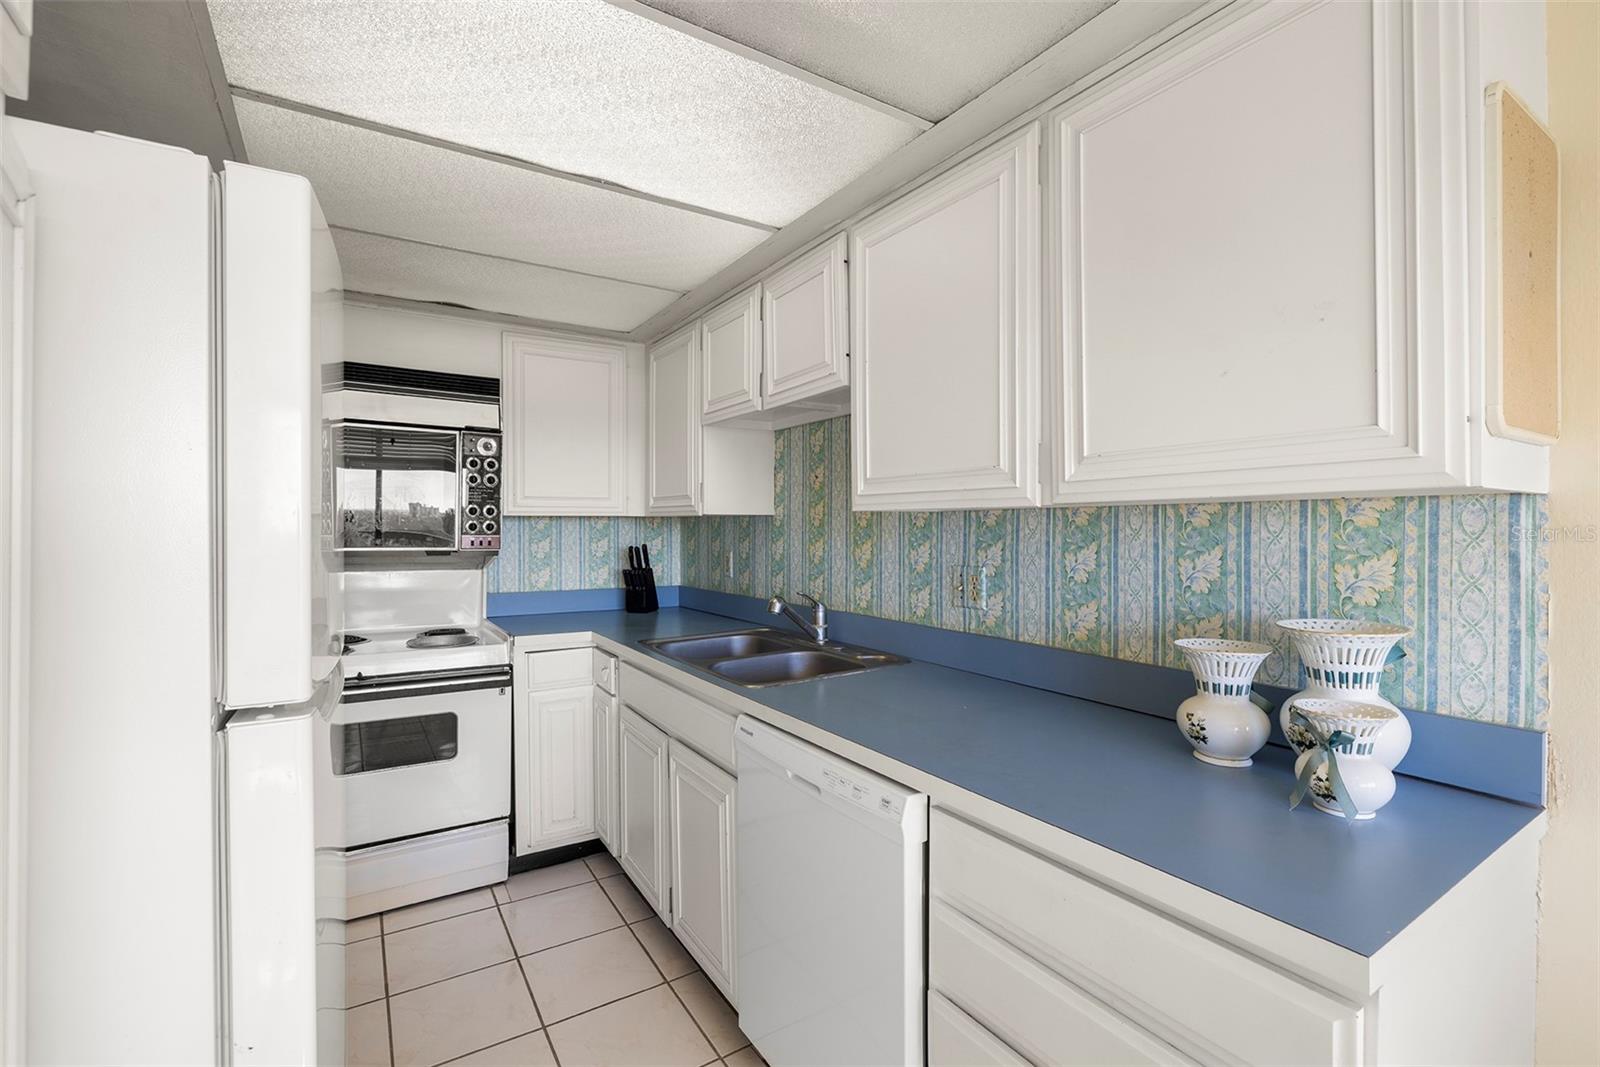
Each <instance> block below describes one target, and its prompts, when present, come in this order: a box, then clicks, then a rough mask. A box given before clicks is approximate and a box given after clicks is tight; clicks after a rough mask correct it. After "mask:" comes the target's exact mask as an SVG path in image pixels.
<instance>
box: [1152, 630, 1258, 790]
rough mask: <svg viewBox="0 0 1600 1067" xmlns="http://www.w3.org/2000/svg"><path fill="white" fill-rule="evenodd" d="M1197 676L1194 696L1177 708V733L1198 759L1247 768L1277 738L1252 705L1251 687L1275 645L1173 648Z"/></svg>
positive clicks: (1198, 641) (1192, 642)
mask: <svg viewBox="0 0 1600 1067" xmlns="http://www.w3.org/2000/svg"><path fill="white" fill-rule="evenodd" d="M1173 644H1174V645H1176V646H1177V647H1178V648H1179V649H1181V650H1182V652H1183V655H1184V658H1186V659H1187V660H1188V661H1189V669H1190V670H1191V671H1193V672H1194V688H1195V694H1194V696H1192V697H1190V698H1189V699H1188V700H1185V701H1184V702H1183V703H1182V704H1179V705H1178V715H1177V719H1178V730H1179V732H1181V733H1182V734H1183V736H1184V737H1185V738H1186V739H1188V742H1189V744H1191V745H1193V746H1194V758H1195V759H1197V760H1201V761H1202V762H1205V763H1210V764H1213V765H1214V766H1217V767H1248V766H1250V762H1251V759H1250V757H1252V756H1254V755H1255V754H1256V753H1257V752H1259V751H1260V750H1261V746H1262V745H1264V744H1266V743H1267V737H1268V735H1269V734H1270V733H1271V732H1272V723H1271V720H1269V719H1268V718H1267V713H1266V712H1264V711H1262V710H1261V709H1260V708H1258V707H1256V705H1255V703H1254V702H1253V701H1252V700H1251V699H1250V684H1251V682H1252V681H1254V680H1255V676H1256V671H1257V670H1258V669H1260V667H1261V663H1262V661H1263V660H1265V659H1266V658H1267V657H1268V656H1270V655H1272V646H1271V645H1262V644H1257V643H1256V642H1254V641H1226V640H1223V639H1221V638H1217V637H1184V638H1180V639H1179V640H1177V641H1174V642H1173Z"/></svg>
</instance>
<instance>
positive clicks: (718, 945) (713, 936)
mask: <svg viewBox="0 0 1600 1067" xmlns="http://www.w3.org/2000/svg"><path fill="white" fill-rule="evenodd" d="M669 763H670V767H669V770H668V778H667V781H668V785H667V790H668V797H669V804H670V807H671V820H672V893H671V897H672V929H673V932H674V933H676V934H677V935H678V939H679V940H680V941H682V942H683V943H684V945H685V946H686V947H687V948H688V949H689V952H690V953H691V954H692V955H693V956H694V958H695V959H696V960H698V961H699V962H700V966H701V968H702V969H703V970H704V971H705V973H706V976H707V977H709V978H710V979H711V980H712V981H713V982H715V983H716V984H717V987H718V988H719V989H721V990H722V992H723V994H724V995H725V996H727V997H728V999H729V1000H730V1001H731V1000H732V999H733V978H734V976H733V964H734V955H733V945H734V910H733V909H734V895H733V863H734V859H733V819H734V812H733V803H734V799H733V795H734V786H735V780H734V777H733V775H731V774H729V773H727V772H726V771H724V770H722V769H721V768H720V767H718V766H716V765H715V764H713V763H712V762H711V761H710V760H708V759H706V758H705V757H703V756H701V755H699V754H698V753H696V752H695V751H694V750H693V749H691V748H689V747H688V746H687V745H685V744H683V743H682V742H680V741H676V740H674V741H673V742H672V743H671V746H670V760H669Z"/></svg>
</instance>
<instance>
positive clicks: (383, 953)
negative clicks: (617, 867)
mask: <svg viewBox="0 0 1600 1067" xmlns="http://www.w3.org/2000/svg"><path fill="white" fill-rule="evenodd" d="M578 862H580V863H582V862H584V858H583V857H580V858H579V860H578ZM584 868H585V871H586V873H587V874H588V876H589V877H588V878H587V880H586V881H579V882H576V883H574V884H573V885H569V886H560V887H558V888H556V889H548V890H544V891H541V892H539V893H530V894H529V895H528V896H525V897H518V898H516V899H515V900H506V901H504V902H502V901H501V900H500V899H499V898H498V897H497V896H495V895H494V888H495V887H493V886H490V887H487V888H489V889H490V899H491V901H492V902H493V903H492V904H491V905H490V907H493V908H494V909H495V914H496V917H497V918H499V920H500V925H501V928H502V930H504V932H505V935H506V940H507V941H508V942H509V943H510V945H511V951H512V958H511V959H509V960H499V961H496V962H494V963H490V964H487V965H485V966H483V967H476V968H473V969H472V970H470V971H463V972H461V973H460V974H454V975H449V976H447V977H444V978H440V979H436V980H434V981H432V982H426V983H424V984H422V985H418V986H413V987H411V988H409V989H405V990H401V991H399V992H398V993H392V992H391V991H390V983H389V974H388V944H387V939H388V938H389V937H391V936H395V935H398V934H403V933H405V932H406V931H408V930H417V929H421V928H422V927H424V926H432V925H435V924H437V923H441V922H448V921H449V920H451V919H458V918H462V917H464V916H467V915H476V914H480V913H481V912H484V911H487V910H489V909H488V908H476V909H473V910H471V911H465V912H460V913H458V914H456V915H448V916H444V917H442V918H439V919H432V920H429V921H428V922H425V923H418V924H416V925H415V926H408V927H405V928H404V929H401V930H395V931H389V930H388V929H387V923H386V922H385V921H384V920H385V915H384V914H382V913H380V914H379V916H378V919H379V933H378V934H377V935H375V936H376V938H377V940H378V941H379V953H380V959H381V961H382V965H383V972H384V974H383V982H384V995H383V997H382V998H381V999H382V1000H383V1002H384V1013H385V1020H386V1022H387V1024H388V1025H387V1030H388V1034H387V1036H388V1044H389V1062H390V1063H391V1064H393V1063H395V1052H394V1023H393V1009H392V1000H393V997H394V996H396V995H404V994H407V993H412V992H416V991H418V990H421V989H426V988H429V987H430V986H435V985H439V984H441V983H443V982H449V981H453V980H455V979H457V978H463V977H466V976H468V975H472V974H477V973H480V972H482V971H486V970H490V969H492V968H495V967H500V966H503V965H505V964H506V963H511V962H515V963H516V964H517V970H518V973H519V974H520V975H521V976H522V981H523V986H524V988H525V989H526V990H527V992H528V999H529V1001H530V1002H531V1003H532V1004H533V1010H534V1017H535V1019H536V1020H537V1021H538V1023H539V1026H538V1028H537V1029H534V1030H529V1031H527V1032H525V1033H522V1034H516V1035H513V1036H512V1037H508V1038H505V1039H504V1040H502V1041H496V1042H494V1043H493V1044H491V1045H485V1046H483V1047H482V1048H477V1049H471V1050H468V1051H465V1052H462V1053H460V1054H458V1055H456V1056H453V1057H452V1058H451V1059H449V1060H445V1061H442V1065H447V1064H449V1063H453V1062H455V1061H457V1060H459V1059H462V1058H463V1057H466V1056H471V1055H474V1054H476V1053H479V1052H483V1051H486V1050H488V1049H491V1048H494V1047H496V1046H498V1045H502V1044H506V1043H508V1042H511V1041H516V1040H520V1039H521V1038H524V1037H528V1036H529V1035H531V1034H535V1033H542V1034H543V1035H544V1038H545V1043H546V1044H547V1045H548V1046H549V1048H550V1053H551V1056H552V1057H553V1058H554V1059H555V1061H556V1064H557V1067H561V1060H560V1054H559V1053H557V1052H556V1048H555V1041H554V1040H553V1039H552V1038H551V1036H550V1027H551V1026H554V1025H557V1024H558V1023H565V1022H569V1021H571V1020H573V1019H577V1018H579V1017H581V1016H583V1015H587V1014H590V1013H591V1012H595V1011H599V1010H600V1009H602V1008H606V1007H610V1006H612V1005H614V1004H618V1003H620V1002H622V1001H624V1000H627V999H629V998H631V997H636V996H639V995H640V994H642V993H647V992H650V991H651V990H654V989H659V988H660V987H661V986H663V985H664V986H666V987H667V989H668V990H669V991H670V992H671V994H672V996H673V999H674V1000H676V1001H677V1003H678V1005H679V1006H680V1007H681V1008H682V1009H683V1011H684V1014H686V1015H687V1016H688V1017H689V1021H690V1022H691V1023H692V1024H693V1025H694V1027H695V1030H696V1031H697V1032H698V1033H699V1034H700V1036H701V1037H702V1038H703V1039H704V1040H705V1042H706V1045H707V1046H708V1047H709V1048H710V1049H711V1051H712V1052H713V1053H715V1055H714V1057H713V1058H712V1059H711V1060H708V1061H707V1063H706V1064H705V1065H704V1067H717V1065H722V1067H726V1064H725V1061H724V1058H723V1055H722V1054H721V1053H720V1052H717V1047H716V1044H715V1042H713V1041H712V1040H711V1036H710V1034H708V1033H707V1032H706V1029H705V1027H704V1026H702V1025H701V1023H700V1020H699V1019H698V1018H696V1017H695V1014H694V1012H693V1011H690V1010H689V1006H688V1003H687V1002H686V1001H684V999H683V997H682V996H681V995H680V994H679V993H678V990H677V988H676V987H675V986H674V985H673V981H674V979H670V978H668V977H667V975H666V972H665V971H664V970H663V969H662V967H661V965H660V964H659V963H658V962H657V961H656V959H655V957H654V956H653V955H652V954H651V953H650V949H649V947H648V946H646V945H645V944H644V941H643V939H642V938H641V937H640V936H639V934H638V931H637V930H635V929H634V927H635V926H636V925H637V924H641V923H647V922H649V921H651V920H652V919H656V920H661V916H660V915H659V914H658V913H657V912H656V911H655V910H654V909H651V910H650V911H648V912H647V913H646V914H645V915H644V916H643V917H642V918H640V919H638V920H637V921H636V922H629V921H628V919H627V917H626V916H624V915H623V914H622V909H621V908H620V907H618V906H617V903H616V901H615V900H613V899H612V898H611V894H610V893H608V892H606V888H605V886H604V884H602V883H603V882H604V881H605V878H603V877H601V876H599V875H597V874H596V873H595V872H594V870H593V868H591V867H589V865H588V864H587V863H584ZM605 877H608V878H615V877H627V872H626V871H618V872H613V873H612V874H610V875H607V876H605ZM588 882H593V883H595V884H596V885H599V887H600V890H601V895H602V896H603V897H604V898H605V900H606V903H607V904H609V905H610V906H611V909H612V911H613V912H614V913H615V914H616V916H617V918H618V919H619V920H621V925H620V927H617V926H613V927H610V928H608V929H606V930H598V931H595V932H594V933H591V934H585V935H583V936H582V937H576V938H572V939H570V940H567V941H561V942H558V943H556V944H554V945H547V946H545V947H543V948H540V949H536V950H534V951H532V952H529V953H526V954H521V953H518V952H517V944H516V939H515V938H514V937H512V935H511V928H510V925H509V923H508V922H507V919H506V916H505V911H504V909H505V908H507V907H509V906H510V905H512V904H516V903H519V902H520V901H523V900H531V899H534V898H536V897H540V896H547V895H549V894H551V893H558V892H561V891H562V890H563V889H576V888H578V887H580V886H582V885H585V884H587V883H588ZM499 884H502V885H503V884H505V883H499ZM628 884H629V885H630V887H631V888H633V890H634V891H635V892H636V893H637V892H638V887H637V886H636V885H634V884H633V880H632V878H631V877H629V878H628ZM619 928H620V929H625V930H627V931H628V933H629V936H631V937H632V938H633V940H634V942H635V944H637V945H638V946H639V949H640V951H642V952H643V953H644V955H645V958H646V959H647V960H649V961H650V965H651V967H652V968H653V969H654V970H655V972H656V974H657V975H658V976H659V977H660V979H661V981H659V982H657V983H655V984H654V985H650V986H646V987H645V988H644V989H638V990H634V991H633V992H631V993H628V994H625V995H623V996H621V997H616V998H614V999H612V1000H608V1001H606V1002H604V1003H602V1004H596V1005H594V1006H592V1007H589V1008H585V1009H584V1010H583V1011H580V1012H575V1013H573V1014H572V1015H569V1016H566V1017H565V1018H563V1019H560V1020H555V1021H552V1022H549V1023H547V1022H546V1021H545V1018H544V1012H543V1010H542V1009H541V1008H540V1007H539V1001H538V998H537V997H536V996H535V995H534V992H533V985H532V982H531V981H530V980H529V978H528V974H527V969H526V967H525V966H524V965H523V960H525V959H526V958H527V957H528V956H534V955H538V954H539V953H542V952H547V951H550V950H552V949H557V948H562V947H565V946H568V945H573V944H576V943H578V942H579V941H584V940H588V939H589V938H593V937H598V936H600V935H602V934H608V933H612V932H613V931H615V930H617V929H619ZM662 929H663V930H664V931H665V932H666V933H667V934H668V935H669V936H671V937H672V938H673V939H674V940H677V941H678V943H679V945H680V946H681V945H682V941H681V939H679V938H678V936H677V934H675V933H673V931H672V928H671V927H670V926H668V925H667V924H666V922H665V921H662ZM370 940H373V938H362V939H361V941H370ZM361 941H355V942H351V943H350V944H360V943H361ZM683 951H684V952H685V953H688V950H687V949H686V948H685V949H684V950H683ZM689 958H690V959H691V960H693V955H692V954H689ZM696 973H700V972H699V968H698V967H695V968H694V969H693V970H691V971H689V972H688V973H687V974H684V975H682V976H680V977H682V978H688V977H691V976H693V975H694V974H696ZM709 981H710V979H709V977H708V978H707V982H708V983H709ZM712 989H713V991H715V992H717V995H718V996H721V992H720V990H716V989H715V986H714V985H713V986H712ZM366 1003H367V1004H372V1003H376V1000H372V1001H367V1002H366ZM361 1006H363V1005H353V1007H361ZM749 1047H751V1046H750V1045H749V1044H748V1043H747V1044H745V1045H741V1046H740V1047H739V1048H737V1049H734V1050H733V1052H741V1051H743V1050H744V1049H746V1048H749ZM729 1055H732V1053H729ZM442 1065H441V1067H442Z"/></svg>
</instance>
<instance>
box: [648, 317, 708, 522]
mask: <svg viewBox="0 0 1600 1067" xmlns="http://www.w3.org/2000/svg"><path fill="white" fill-rule="evenodd" d="M649 359H650V431H649V461H648V462H649V474H648V477H649V510H650V513H651V514H654V515H693V514H696V513H697V512H698V511H699V510H700V324H699V323H694V324H692V325H689V326H685V327H684V328H683V329H681V330H679V331H678V332H677V333H674V334H671V335H670V336H668V337H666V338H664V339H662V340H660V341H657V342H656V343H655V344H653V345H651V346H650V356H649Z"/></svg>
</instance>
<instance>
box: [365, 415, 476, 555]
mask: <svg viewBox="0 0 1600 1067" xmlns="http://www.w3.org/2000/svg"><path fill="white" fill-rule="evenodd" d="M338 444H339V448H338V460H337V466H336V468H335V482H336V485H335V492H336V494H337V496H338V500H339V513H340V523H339V526H340V529H339V547H341V548H345V549H362V548H388V549H396V548H398V549H425V550H426V549H433V550H441V549H443V550H448V549H453V548H455V546H456V523H457V515H456V507H457V500H458V498H459V489H458V483H457V473H456V472H457V466H456V461H457V438H456V435H455V434H453V433H448V432H438V431H428V430H402V429H397V428H393V427H382V426H356V425H348V424H347V425H343V426H341V427H339V442H338Z"/></svg>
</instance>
